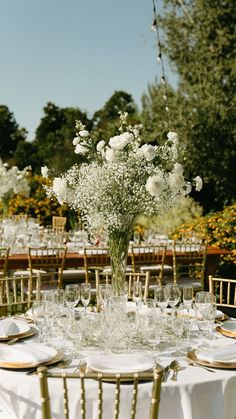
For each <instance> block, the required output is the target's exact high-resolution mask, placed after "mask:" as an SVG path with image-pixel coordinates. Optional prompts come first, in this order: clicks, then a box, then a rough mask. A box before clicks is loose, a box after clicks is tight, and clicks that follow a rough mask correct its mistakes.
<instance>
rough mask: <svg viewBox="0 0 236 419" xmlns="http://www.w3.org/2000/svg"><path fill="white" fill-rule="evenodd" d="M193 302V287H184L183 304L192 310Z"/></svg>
mask: <svg viewBox="0 0 236 419" xmlns="http://www.w3.org/2000/svg"><path fill="white" fill-rule="evenodd" d="M192 302H193V287H192V286H191V285H186V286H185V287H183V303H184V305H185V306H186V307H187V308H190V307H191V305H192Z"/></svg>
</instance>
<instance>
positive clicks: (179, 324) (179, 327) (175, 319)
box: [171, 310, 184, 354]
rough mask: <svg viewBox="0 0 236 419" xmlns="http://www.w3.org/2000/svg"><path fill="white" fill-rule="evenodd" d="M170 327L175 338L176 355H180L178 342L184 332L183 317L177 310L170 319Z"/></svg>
mask: <svg viewBox="0 0 236 419" xmlns="http://www.w3.org/2000/svg"><path fill="white" fill-rule="evenodd" d="M171 326H172V329H173V331H174V333H175V334H176V337H177V354H181V353H180V350H179V341H180V337H181V336H182V334H183V331H184V316H182V315H181V313H179V312H178V310H177V311H176V313H175V315H173V316H172V317H171Z"/></svg>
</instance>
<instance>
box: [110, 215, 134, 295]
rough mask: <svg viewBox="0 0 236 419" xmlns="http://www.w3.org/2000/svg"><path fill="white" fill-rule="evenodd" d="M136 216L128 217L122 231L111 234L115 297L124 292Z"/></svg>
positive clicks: (117, 230) (118, 230)
mask: <svg viewBox="0 0 236 419" xmlns="http://www.w3.org/2000/svg"><path fill="white" fill-rule="evenodd" d="M134 220H135V216H134V215H126V216H125V217H124V219H123V222H122V226H121V228H120V229H113V230H112V231H111V232H110V233H109V248H110V257H111V270H112V288H113V292H114V294H115V295H120V293H121V292H122V291H123V290H124V284H125V273H126V266H127V255H128V249H129V242H130V238H131V235H132V231H133V225H134Z"/></svg>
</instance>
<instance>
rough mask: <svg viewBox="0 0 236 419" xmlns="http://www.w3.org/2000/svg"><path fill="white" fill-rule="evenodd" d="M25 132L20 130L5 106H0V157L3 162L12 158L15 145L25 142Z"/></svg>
mask: <svg viewBox="0 0 236 419" xmlns="http://www.w3.org/2000/svg"><path fill="white" fill-rule="evenodd" d="M25 138H26V131H25V130H24V129H20V128H19V125H18V124H17V122H16V120H15V118H14V116H13V113H11V112H10V111H9V109H8V107H7V106H4V105H0V157H1V159H2V160H4V161H10V160H11V159H12V157H13V154H14V151H15V149H16V147H17V144H18V143H19V142H20V141H22V142H23V141H25Z"/></svg>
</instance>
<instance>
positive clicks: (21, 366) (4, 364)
mask: <svg viewBox="0 0 236 419" xmlns="http://www.w3.org/2000/svg"><path fill="white" fill-rule="evenodd" d="M63 358H64V353H63V352H62V351H56V355H55V356H54V357H53V358H52V359H50V360H49V361H47V362H43V363H40V362H39V363H38V364H35V363H32V364H30V363H28V364H13V363H8V362H1V363H0V368H4V369H8V370H28V369H31V368H35V369H36V368H37V367H40V365H43V366H48V365H53V364H57V363H58V362H60V361H62V359H63Z"/></svg>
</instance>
